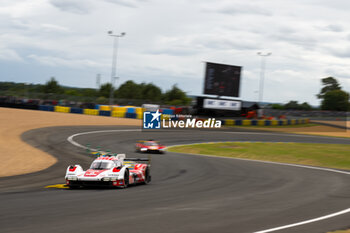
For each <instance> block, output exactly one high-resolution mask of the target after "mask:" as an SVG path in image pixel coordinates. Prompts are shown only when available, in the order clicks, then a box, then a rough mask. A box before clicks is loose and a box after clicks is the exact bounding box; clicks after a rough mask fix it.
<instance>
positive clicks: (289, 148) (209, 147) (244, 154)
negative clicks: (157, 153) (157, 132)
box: [168, 142, 350, 170]
mask: <svg viewBox="0 0 350 233" xmlns="http://www.w3.org/2000/svg"><path fill="white" fill-rule="evenodd" d="M168 151H170V152H178V153H189V154H202V155H215V156H223V157H233V158H244V159H253V160H263V161H272V162H281V163H292V164H303V165H310V166H319V167H329V168H336V169H348V170H350V145H338V144H316V143H262V142H253V143H250V142H223V143H205V144H195V145H184V146H175V147H171V148H169V149H168Z"/></svg>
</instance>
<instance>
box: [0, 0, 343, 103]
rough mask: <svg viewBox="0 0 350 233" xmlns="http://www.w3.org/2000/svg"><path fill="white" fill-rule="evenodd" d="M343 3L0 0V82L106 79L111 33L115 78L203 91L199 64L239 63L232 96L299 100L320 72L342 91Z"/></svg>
mask: <svg viewBox="0 0 350 233" xmlns="http://www.w3.org/2000/svg"><path fill="white" fill-rule="evenodd" d="M349 9H350V1H347V0H332V1H329V0H283V1H281V0H250V1H243V0H215V1H212V0H177V1H171V0H1V1H0V30H1V34H0V81H14V82H26V83H44V82H45V81H47V80H48V79H49V78H50V77H52V76H54V77H56V79H57V80H58V81H59V83H60V84H63V85H67V86H76V87H96V75H97V74H98V73H99V74H101V77H102V82H103V83H104V82H108V81H109V80H110V76H111V63H112V45H113V39H112V37H110V36H108V35H107V31H109V30H113V31H114V32H116V33H120V32H126V36H125V37H123V38H121V39H120V41H119V42H120V43H119V50H118V65H117V76H119V77H120V81H119V84H120V82H124V81H126V80H130V79H132V80H134V81H135V82H153V83H154V84H156V85H159V86H160V87H162V88H163V90H167V89H169V88H170V87H171V86H172V85H173V84H175V83H177V84H178V86H179V87H180V88H182V89H184V90H185V91H186V92H187V93H188V94H190V95H195V94H201V93H202V87H203V76H204V66H205V63H204V62H205V61H210V62H216V63H225V64H232V65H239V66H243V74H242V82H241V91H240V93H241V98H242V99H244V100H257V98H258V89H259V78H260V59H261V57H259V56H258V55H257V52H259V51H261V52H271V53H272V55H271V56H269V57H267V60H266V64H267V67H266V73H265V76H266V82H265V88H264V98H263V100H264V101H270V102H281V103H285V102H287V101H289V100H298V101H301V102H304V101H307V102H309V103H311V104H313V105H318V104H319V100H318V99H317V98H316V97H315V95H316V94H317V93H318V92H319V90H320V88H321V82H320V79H321V78H324V77H328V76H333V77H336V78H337V79H338V81H339V82H340V83H341V86H342V87H343V89H345V90H346V91H348V92H349V91H350V69H349V67H350V24H349V23H348V22H349V21H350V15H349Z"/></svg>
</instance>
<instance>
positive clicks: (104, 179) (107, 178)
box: [102, 177, 111, 181]
mask: <svg viewBox="0 0 350 233" xmlns="http://www.w3.org/2000/svg"><path fill="white" fill-rule="evenodd" d="M102 180H103V181H110V180H111V178H109V177H103V178H102Z"/></svg>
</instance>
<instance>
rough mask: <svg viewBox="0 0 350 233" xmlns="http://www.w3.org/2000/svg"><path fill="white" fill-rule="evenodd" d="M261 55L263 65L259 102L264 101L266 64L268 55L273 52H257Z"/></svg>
mask: <svg viewBox="0 0 350 233" xmlns="http://www.w3.org/2000/svg"><path fill="white" fill-rule="evenodd" d="M257 54H258V55H259V56H260V57H261V66H260V83H259V103H260V104H261V103H262V101H263V94H264V78H265V66H266V57H268V56H270V55H271V54H272V53H265V54H264V53H262V52H258V53H257Z"/></svg>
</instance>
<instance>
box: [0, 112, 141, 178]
mask: <svg viewBox="0 0 350 233" xmlns="http://www.w3.org/2000/svg"><path fill="white" fill-rule="evenodd" d="M78 125H134V126H140V125H141V121H140V120H137V119H128V118H114V117H102V116H89V115H82V114H69V113H56V112H44V111H35V110H22V109H10V108H0V151H1V153H0V159H1V163H0V177H4V176H13V175H20V174H26V173H31V172H36V171H40V170H43V169H45V168H48V167H50V166H51V165H53V164H54V163H56V159H55V158H54V157H53V156H51V155H49V154H47V153H45V152H43V151H41V150H39V149H36V148H34V147H31V146H30V145H28V144H26V143H25V142H23V141H22V140H21V139H20V136H21V134H22V133H23V132H26V131H28V130H31V129H37V128H43V127H50V126H78ZM33 155H34V156H33ZM28 156H30V158H31V161H30V163H23V161H25V160H26V159H27V158H28ZM14 167H16V169H13V168H14Z"/></svg>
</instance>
